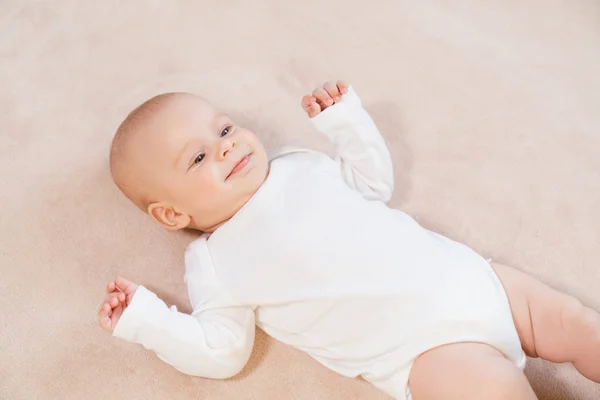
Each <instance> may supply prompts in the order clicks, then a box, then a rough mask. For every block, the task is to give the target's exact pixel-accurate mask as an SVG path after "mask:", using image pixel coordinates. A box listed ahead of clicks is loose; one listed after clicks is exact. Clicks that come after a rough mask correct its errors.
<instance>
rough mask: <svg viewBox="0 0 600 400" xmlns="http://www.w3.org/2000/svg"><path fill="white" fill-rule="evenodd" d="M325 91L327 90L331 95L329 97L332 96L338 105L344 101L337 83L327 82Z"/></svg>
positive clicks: (324, 86)
mask: <svg viewBox="0 0 600 400" xmlns="http://www.w3.org/2000/svg"><path fill="white" fill-rule="evenodd" d="M323 89H325V91H326V92H327V93H328V94H329V96H331V98H332V99H333V101H335V102H336V103H337V102H338V101H340V100H341V99H342V93H341V92H340V90H339V88H338V87H337V85H336V83H335V82H332V81H328V82H325V84H324V85H323Z"/></svg>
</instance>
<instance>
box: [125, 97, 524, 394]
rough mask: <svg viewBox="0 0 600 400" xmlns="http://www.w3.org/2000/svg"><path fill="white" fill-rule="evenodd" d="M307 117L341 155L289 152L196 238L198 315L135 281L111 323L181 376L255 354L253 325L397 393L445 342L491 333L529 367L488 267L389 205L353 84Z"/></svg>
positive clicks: (388, 184)
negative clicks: (417, 363) (228, 215)
mask: <svg viewBox="0 0 600 400" xmlns="http://www.w3.org/2000/svg"><path fill="white" fill-rule="evenodd" d="M313 121H314V123H315V126H316V127H317V129H318V130H319V131H321V132H322V133H324V134H325V135H327V136H328V137H329V138H330V139H331V140H332V142H333V144H334V145H335V148H336V152H337V156H336V158H335V159H332V158H330V157H328V156H326V155H324V154H321V153H318V152H314V151H309V150H302V149H288V150H286V151H283V152H282V153H281V154H280V155H279V156H277V157H275V158H274V159H273V160H272V161H271V163H270V172H269V175H268V177H267V179H266V181H265V182H264V184H263V185H262V186H261V188H260V189H259V190H258V192H257V193H256V194H255V195H254V197H253V198H252V199H251V200H250V201H249V202H248V203H247V204H246V205H245V206H244V207H243V208H242V209H241V210H240V211H239V212H238V213H237V214H236V215H235V216H234V217H233V218H232V219H230V220H229V221H227V222H226V223H225V224H224V225H222V226H221V227H219V228H218V229H217V230H216V231H215V232H214V233H212V234H211V235H210V236H209V235H204V236H202V237H201V238H199V239H198V240H196V241H194V242H193V243H192V244H190V246H189V247H188V250H187V251H186V257H185V259H186V274H185V281H186V283H187V285H188V290H189V297H190V301H191V303H192V306H193V310H194V311H193V313H192V314H191V315H188V314H183V313H180V312H178V311H177V310H176V309H174V308H171V309H169V308H168V307H167V305H166V304H165V303H164V302H163V301H162V300H160V299H158V298H157V297H156V296H155V295H154V294H153V293H152V292H150V291H148V290H147V289H146V288H144V287H143V286H140V287H139V288H138V291H137V292H136V294H135V296H134V298H133V301H132V303H131V304H130V305H129V307H128V308H127V309H126V310H125V312H124V313H123V315H122V317H121V319H120V321H119V322H118V324H117V326H116V328H115V331H114V335H115V336H118V337H121V338H123V339H126V340H129V341H132V342H137V343H140V344H142V345H143V346H144V347H146V348H148V349H150V350H153V351H155V352H156V353H157V355H158V356H159V357H160V358H161V359H162V360H164V361H165V362H167V363H169V364H171V365H173V366H174V367H175V368H177V369H178V370H180V371H182V372H184V373H186V374H191V375H198V376H203V377H208V378H226V377H230V376H233V375H235V374H236V373H237V372H238V371H239V370H240V369H241V368H242V367H243V366H244V365H245V363H246V362H247V360H248V358H249V356H250V353H251V350H252V346H253V342H254V325H255V324H256V325H257V326H259V327H260V328H262V329H263V330H264V331H265V332H266V333H267V334H269V335H271V336H272V337H274V338H275V339H277V340H280V341H281V342H284V343H287V344H289V345H291V346H294V347H296V348H298V349H300V350H303V351H305V352H306V353H308V354H309V355H310V356H312V357H313V358H315V359H316V360H317V361H319V362H320V363H322V364H324V365H325V366H327V367H329V368H331V369H333V370H335V371H337V372H339V373H340V374H342V375H345V376H348V377H356V376H362V377H363V378H365V379H366V380H368V381H370V382H372V383H373V384H374V385H376V386H377V387H379V388H380V389H382V390H384V391H385V392H387V393H388V394H390V395H391V396H393V397H395V398H398V399H405V398H406V396H407V385H408V377H409V374H410V369H411V366H412V363H413V361H414V360H415V358H416V357H417V356H418V355H419V354H421V353H423V352H424V351H427V350H429V349H432V348H434V347H437V346H440V345H444V344H449V343H456V342H482V343H487V344H489V345H491V346H493V347H495V348H496V349H498V350H500V351H501V352H502V353H503V354H505V356H506V357H507V358H508V359H510V360H512V361H513V362H514V363H516V364H517V365H519V366H520V367H522V366H523V365H524V360H525V357H524V354H523V351H522V349H521V345H520V342H519V338H518V335H517V332H516V329H515V326H514V323H513V319H512V315H511V312H510V307H509V304H508V299H507V297H506V294H505V292H504V290H503V287H502V285H501V283H500V281H499V279H498V277H497V276H496V275H495V273H494V271H493V270H492V268H491V267H490V265H489V264H488V263H487V262H486V261H485V260H484V259H483V258H482V257H480V256H479V255H478V254H476V253H475V252H474V251H472V250H471V249H469V248H468V247H466V246H464V245H462V244H459V243H457V242H454V241H452V240H450V239H447V238H445V237H443V236H440V235H438V234H436V233H433V232H430V231H428V230H426V229H424V228H422V227H421V226H419V224H418V223H417V222H415V221H414V220H413V219H412V218H411V217H410V216H408V215H407V214H405V213H403V212H401V211H399V210H395V209H391V208H389V207H388V206H387V205H386V204H385V202H387V201H388V200H389V199H390V197H391V194H392V190H393V173H392V162H391V159H390V155H389V152H388V150H387V147H386V145H385V142H384V140H383V138H382V137H381V135H380V133H379V131H378V130H377V128H376V126H375V124H374V123H373V121H372V120H371V118H370V117H369V115H368V114H367V113H366V111H365V110H364V109H363V108H362V106H361V102H360V100H359V98H358V96H357V95H356V94H355V92H354V91H353V90H352V88H350V90H349V93H348V94H346V95H344V97H343V99H342V101H341V102H340V103H338V104H336V105H334V106H333V107H330V108H328V109H327V110H325V111H324V112H322V113H321V114H319V115H318V116H317V117H315V118H313Z"/></svg>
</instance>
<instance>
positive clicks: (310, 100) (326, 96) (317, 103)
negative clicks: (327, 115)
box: [302, 81, 348, 118]
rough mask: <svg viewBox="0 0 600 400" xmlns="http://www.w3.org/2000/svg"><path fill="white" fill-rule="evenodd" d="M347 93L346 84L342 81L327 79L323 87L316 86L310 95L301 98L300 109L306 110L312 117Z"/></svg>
mask: <svg viewBox="0 0 600 400" xmlns="http://www.w3.org/2000/svg"><path fill="white" fill-rule="evenodd" d="M346 93H348V84H347V83H346V82H344V81H337V82H332V81H328V82H325V83H324V84H323V87H320V88H317V89H315V90H314V91H313V92H312V95H308V96H304V97H303V98H302V109H303V110H304V111H306V113H307V114H308V116H309V117H310V118H314V117H316V116H317V115H319V114H320V113H321V112H322V111H325V109H326V108H327V107H331V106H332V105H334V104H335V103H337V102H339V101H340V100H341V99H342V96H343V95H345V94H346Z"/></svg>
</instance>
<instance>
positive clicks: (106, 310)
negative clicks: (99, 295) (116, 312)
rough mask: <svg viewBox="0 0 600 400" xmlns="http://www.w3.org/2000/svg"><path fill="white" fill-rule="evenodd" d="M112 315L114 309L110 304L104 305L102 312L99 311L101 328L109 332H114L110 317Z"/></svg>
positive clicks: (101, 308)
mask: <svg viewBox="0 0 600 400" xmlns="http://www.w3.org/2000/svg"><path fill="white" fill-rule="evenodd" d="M111 314H112V308H111V306H110V305H109V304H108V303H104V304H102V307H100V310H99V311H98V322H99V323H100V327H101V328H102V329H104V330H107V331H109V332H111V331H112V323H111V321H110V316H111Z"/></svg>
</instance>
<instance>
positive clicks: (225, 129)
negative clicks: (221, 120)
mask: <svg viewBox="0 0 600 400" xmlns="http://www.w3.org/2000/svg"><path fill="white" fill-rule="evenodd" d="M229 132H231V126H226V127H225V128H223V130H222V131H221V137H223V136H225V135H229Z"/></svg>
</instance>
